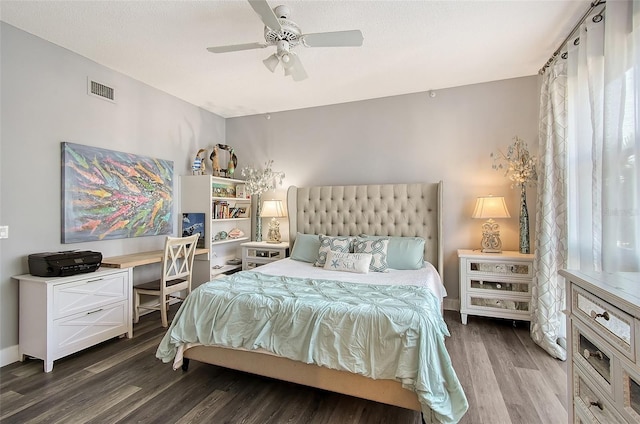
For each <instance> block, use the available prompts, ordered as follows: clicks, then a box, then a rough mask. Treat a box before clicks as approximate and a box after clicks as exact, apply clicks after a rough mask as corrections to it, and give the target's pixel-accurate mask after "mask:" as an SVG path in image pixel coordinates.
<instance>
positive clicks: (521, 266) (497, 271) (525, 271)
mask: <svg viewBox="0 0 640 424" xmlns="http://www.w3.org/2000/svg"><path fill="white" fill-rule="evenodd" d="M467 266H468V269H467V272H468V274H469V275H476V274H484V275H487V274H491V275H502V276H508V277H524V278H526V277H531V276H532V275H533V270H532V266H531V263H529V262H525V263H523V262H515V261H513V262H512V261H509V260H505V261H500V260H498V261H495V260H492V261H485V260H482V259H480V260H474V259H469V260H467Z"/></svg>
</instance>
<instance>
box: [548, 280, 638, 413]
mask: <svg viewBox="0 0 640 424" xmlns="http://www.w3.org/2000/svg"><path fill="white" fill-rule="evenodd" d="M560 275H562V276H563V277H565V279H566V296H567V377H568V385H567V387H568V389H569V407H568V408H567V409H568V413H569V422H570V423H603V424H604V423H607V424H616V423H640V350H639V348H638V346H637V341H638V339H640V273H637V272H635V273H634V272H627V273H624V272H622V273H597V272H583V271H576V270H561V271H560Z"/></svg>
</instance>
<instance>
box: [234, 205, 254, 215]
mask: <svg viewBox="0 0 640 424" xmlns="http://www.w3.org/2000/svg"><path fill="white" fill-rule="evenodd" d="M237 209H238V213H237V214H236V217H238V218H249V217H250V216H251V207H249V205H247V206H239V207H237Z"/></svg>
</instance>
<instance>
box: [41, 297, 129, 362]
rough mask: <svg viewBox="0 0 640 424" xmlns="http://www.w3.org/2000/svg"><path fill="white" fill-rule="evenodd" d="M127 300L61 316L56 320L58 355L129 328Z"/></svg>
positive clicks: (54, 325)
mask: <svg viewBox="0 0 640 424" xmlns="http://www.w3.org/2000/svg"><path fill="white" fill-rule="evenodd" d="M128 316H129V315H128V313H127V301H125V300H123V301H121V302H118V303H115V304H112V305H106V306H101V307H98V308H96V309H94V310H90V311H86V312H81V313H79V314H76V315H72V316H68V317H64V318H60V319H58V320H55V321H54V322H53V337H54V348H55V349H56V352H57V357H56V358H55V359H57V358H61V357H63V356H66V355H68V354H70V353H73V352H77V351H78V350H80V349H84V348H86V347H89V346H93V345H94V344H96V343H99V342H102V341H104V340H107V339H108V338H110V337H116V336H119V335H121V334H123V333H125V332H127V318H128Z"/></svg>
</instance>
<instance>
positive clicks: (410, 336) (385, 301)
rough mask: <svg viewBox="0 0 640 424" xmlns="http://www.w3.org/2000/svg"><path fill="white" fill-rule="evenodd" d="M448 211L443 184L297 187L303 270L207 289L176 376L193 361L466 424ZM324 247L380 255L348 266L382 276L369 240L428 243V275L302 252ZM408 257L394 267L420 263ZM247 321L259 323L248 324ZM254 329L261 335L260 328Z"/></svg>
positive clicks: (294, 209)
mask: <svg viewBox="0 0 640 424" xmlns="http://www.w3.org/2000/svg"><path fill="white" fill-rule="evenodd" d="M441 200H442V182H437V183H417V184H382V185H352V186H318V187H307V188H298V187H290V188H289V190H288V192H287V205H288V210H289V234H290V244H291V245H292V246H294V248H293V254H292V258H290V259H284V260H281V261H277V262H272V263H270V264H266V265H264V266H261V267H259V268H257V269H255V270H252V271H242V272H240V273H236V274H233V275H231V276H227V277H224V278H222V279H218V280H214V281H211V282H209V283H206V284H204V285H202V286H200V287H198V288H197V289H196V290H194V291H193V292H192V294H191V295H190V296H189V298H188V299H187V300H186V301H185V302H184V303H183V305H182V306H181V308H180V310H179V311H178V313H177V314H176V317H175V318H174V320H173V322H172V323H171V326H170V327H169V329H168V331H167V333H166V335H165V337H164V338H163V340H162V342H161V344H160V346H159V347H158V351H157V353H156V356H157V357H158V358H160V359H162V360H163V361H165V362H171V361H173V365H174V369H177V368H180V367H182V369H183V370H186V369H187V367H188V361H189V360H197V361H201V362H205V363H209V364H214V365H218V366H223V367H227V368H231V369H236V370H240V371H244V372H249V373H254V374H258V375H263V376H266V377H271V378H276V379H280V380H285V381H289V382H293V383H298V384H303V385H307V386H312V387H316V388H320V389H324V390H329V391H334V392H338V393H343V394H347V395H351V396H356V397H360V398H364V399H369V400H373V401H377V402H382V403H386V404H390V405H395V406H399V407H403V408H407V409H412V410H416V411H421V412H422V416H423V421H425V422H427V423H455V422H458V420H459V419H460V418H461V417H462V415H464V413H465V412H466V410H467V408H468V404H467V400H466V398H465V396H464V392H463V391H462V387H461V385H460V383H459V381H458V379H457V376H456V375H455V371H454V370H453V367H452V366H451V361H450V358H449V356H448V353H447V352H446V349H445V347H444V337H445V336H447V335H448V332H447V329H446V324H445V323H444V320H443V319H442V315H441V314H442V298H443V297H444V296H445V295H446V291H445V290H444V286H443V285H442V282H441V281H442V280H441V276H442V269H443V254H442V234H441V232H442V224H441V219H442V213H441V203H442V202H441ZM318 235H323V236H322V237H324V238H321V240H324V241H326V240H327V239H331V242H332V243H333V241H335V240H338V241H339V239H342V238H345V237H350V240H351V241H350V242H349V243H355V240H359V241H360V243H361V246H364V245H366V246H368V247H369V248H371V247H372V246H374V248H373V252H372V251H363V250H361V251H360V252H361V253H362V252H365V254H364V255H362V254H360V255H358V254H352V253H344V254H342V255H343V257H347V259H345V261H346V262H345V263H347V264H352V263H353V262H354V261H353V260H352V259H353V258H356V259H358V260H356V261H355V262H362V261H359V258H363V257H364V258H363V259H367V260H369V261H370V262H367V264H369V263H370V264H371V267H372V268H371V269H373V267H374V262H376V260H377V259H376V253H375V246H378V245H379V244H380V242H378V241H370V240H369V241H366V240H365V241H363V238H362V237H365V235H366V237H371V238H372V239H375V237H382V238H381V239H380V240H382V241H383V243H385V244H386V243H387V241H388V237H391V238H392V239H394V240H396V242H397V241H399V242H400V243H405V241H406V240H412V239H414V238H418V239H419V240H422V243H423V244H420V248H421V250H422V251H421V252H420V254H421V255H420V257H419V258H418V259H420V265H419V269H415V270H414V269H411V270H398V269H386V270H384V271H386V272H363V273H357V272H343V271H335V270H332V269H331V268H330V267H329V264H330V263H331V264H335V263H337V261H336V260H335V259H336V258H338V255H340V254H339V253H336V252H335V251H333V247H331V252H327V251H326V250H327V249H326V248H325V255H326V254H328V257H325V258H324V259H325V260H324V263H326V265H325V266H324V267H318V266H314V264H315V265H318V264H317V263H314V262H309V261H306V260H305V258H304V257H305V252H304V251H303V250H301V249H302V247H301V246H306V245H307V244H308V242H309V240H311V239H313V237H316V238H317V237H318ZM358 236H360V237H361V238H358ZM296 238H298V240H297V241H296ZM334 239H335V240H334ZM385 240H387V241H385ZM324 241H323V243H324ZM362 243H364V244H362ZM332 246H333V245H332ZM350 246H352V245H350ZM352 248H353V246H352ZM312 249H313V248H311V250H310V251H312ZM385 249H386V247H385ZM414 250H415V249H414ZM320 252H322V249H320ZM371 253H372V254H373V257H374V259H373V260H372V259H371V256H372V255H371ZM389 253H391V250H389ZM405 253H406V252H405V251H403V255H401V256H398V257H397V258H395V259H394V260H395V261H398V260H404V258H405V257H409V256H411V255H409V254H407V255H404V254H405ZM412 255H413V256H415V252H413V253H412ZM296 256H297V258H296ZM320 257H322V253H321V254H320ZM398 258H400V259H398ZM378 259H379V257H378ZM388 259H389V262H390V263H391V258H390V257H389V258H388ZM316 260H317V259H316ZM343 262H344V261H343ZM343 262H340V263H341V264H343ZM414 262H415V261H414ZM384 265H385V267H386V265H388V264H384ZM416 268H418V267H416ZM239 299H248V300H247V301H246V302H245V301H243V302H244V303H241V302H240V301H239ZM223 302H227V303H223ZM248 305H252V308H253V309H251V310H250V311H249V312H247V310H248V308H249V306H248ZM256 310H261V311H266V316H263V315H262V314H258V313H257V312H256ZM318 310H321V311H322V312H321V313H320V312H318ZM356 310H358V311H360V312H361V314H360V312H358V314H356V312H355V311H356ZM379 311H382V312H379ZM424 311H428V312H427V313H425V312H424ZM216 313H217V314H218V315H215V314H216ZM288 313H292V314H294V315H292V316H288V315H286V314H288ZM223 314H226V315H223ZM242 314H245V315H246V314H248V315H247V316H251V319H245V318H238V317H240V316H241V315H242ZM214 315H215V317H214ZM361 315H362V316H361ZM396 315H397V316H396ZM320 316H321V318H319V317H320ZM363 317H365V318H363ZM314 320H317V322H316V321H314ZM320 320H326V322H324V321H323V322H320ZM365 320H372V321H365ZM247 321H252V322H253V321H255V325H256V327H255V328H253V327H251V328H248V326H247V324H246V322H247ZM292 322H293V323H294V324H295V325H294V326H292V325H291V323H292ZM309 322H313V323H314V324H313V325H311V324H309ZM298 323H301V324H300V326H298ZM289 327H292V328H293V329H292V328H289ZM336 328H340V329H341V331H336ZM390 329H392V330H393V331H395V332H397V334H395V333H394V334H391V333H390V331H391V330H390ZM381 331H382V332H384V334H380V332H381ZM278 332H280V333H286V335H285V336H282V337H278V336H276V335H275V334H277V333H278ZM376 332H377V333H376ZM311 333H313V334H314V338H313V339H311V338H310V337H311V336H309V334H311ZM343 333H344V335H341V334H343ZM416 334H419V336H416ZM316 336H317V337H316ZM349 336H350V337H351V339H349V338H348V337H349ZM367 338H374V339H375V340H377V341H376V343H370V342H368V341H367V340H366V339H367ZM307 339H308V340H307ZM309 340H311V341H309ZM354 340H356V342H354ZM363 340H364V342H363ZM380 340H384V342H381V341H380ZM347 344H348V345H349V346H345V345H347ZM354 345H357V347H355V348H354ZM341 349H348V351H342V350H341ZM352 350H353V351H357V352H359V353H356V354H354V353H353V352H352ZM327 352H329V353H327Z"/></svg>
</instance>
